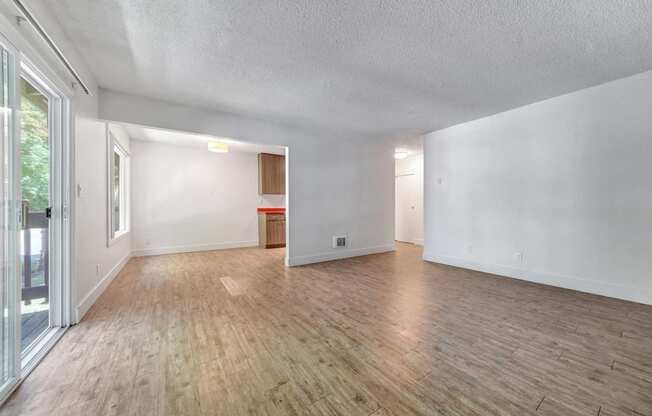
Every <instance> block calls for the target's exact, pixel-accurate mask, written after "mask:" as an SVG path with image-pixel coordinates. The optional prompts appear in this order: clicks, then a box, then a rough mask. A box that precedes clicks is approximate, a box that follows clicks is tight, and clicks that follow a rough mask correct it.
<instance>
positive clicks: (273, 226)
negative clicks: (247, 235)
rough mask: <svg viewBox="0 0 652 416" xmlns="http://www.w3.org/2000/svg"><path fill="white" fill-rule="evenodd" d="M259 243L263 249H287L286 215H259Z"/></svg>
mask: <svg viewBox="0 0 652 416" xmlns="http://www.w3.org/2000/svg"><path fill="white" fill-rule="evenodd" d="M258 241H259V245H260V246H261V247H263V248H278V247H285V214H279V213H263V212H261V213H258Z"/></svg>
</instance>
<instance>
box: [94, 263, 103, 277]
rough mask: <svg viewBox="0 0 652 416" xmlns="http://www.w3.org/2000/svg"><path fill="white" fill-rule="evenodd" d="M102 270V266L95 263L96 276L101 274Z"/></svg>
mask: <svg viewBox="0 0 652 416" xmlns="http://www.w3.org/2000/svg"><path fill="white" fill-rule="evenodd" d="M101 271H102V266H100V265H99V264H96V265H95V276H99V275H100V272H101Z"/></svg>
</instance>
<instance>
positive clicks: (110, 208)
mask: <svg viewBox="0 0 652 416" xmlns="http://www.w3.org/2000/svg"><path fill="white" fill-rule="evenodd" d="M106 137H107V140H106V143H107V146H106V150H107V151H106V158H107V215H106V217H107V221H106V224H107V243H106V244H107V247H110V246H112V245H113V244H115V243H117V242H118V241H120V240H122V239H123V238H125V237H126V236H127V235H129V233H130V232H131V198H130V196H131V192H130V189H131V181H130V174H129V169H130V162H131V156H130V154H129V152H128V151H127V150H126V149H125V148H124V146H122V144H121V143H120V141H119V140H118V139H116V137H115V136H114V135H113V133H112V132H111V129H110V126H109V124H108V123H107V126H106ZM116 153H117V154H118V155H119V157H120V185H122V186H120V197H119V199H120V221H121V223H122V225H123V226H121V229H120V230H118V231H114V230H113V222H114V216H113V214H114V212H115V206H116V205H115V201H114V200H113V194H114V192H115V187H114V183H113V170H114V167H115V161H114V154H116Z"/></svg>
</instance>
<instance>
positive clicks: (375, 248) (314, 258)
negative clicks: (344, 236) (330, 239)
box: [286, 243, 396, 267]
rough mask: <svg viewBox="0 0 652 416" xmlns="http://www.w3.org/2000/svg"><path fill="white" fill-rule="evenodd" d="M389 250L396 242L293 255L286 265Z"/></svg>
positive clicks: (393, 248)
mask: <svg viewBox="0 0 652 416" xmlns="http://www.w3.org/2000/svg"><path fill="white" fill-rule="evenodd" d="M389 251H396V244H394V243H392V244H385V245H382V246H373V247H363V248H354V249H349V250H337V251H332V252H328V253H319V254H311V255H308V256H295V257H289V258H288V259H287V261H286V265H287V266H289V267H292V266H302V265H305V264H313V263H321V262H324V261H331V260H341V259H347V258H350V257H359V256H367V255H369V254H378V253H387V252H389Z"/></svg>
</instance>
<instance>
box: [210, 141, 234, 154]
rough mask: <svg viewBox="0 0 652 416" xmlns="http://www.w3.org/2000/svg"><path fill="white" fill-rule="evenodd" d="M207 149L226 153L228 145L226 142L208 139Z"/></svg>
mask: <svg viewBox="0 0 652 416" xmlns="http://www.w3.org/2000/svg"><path fill="white" fill-rule="evenodd" d="M208 151H209V152H213V153H228V152H229V145H228V144H226V143H222V142H218V141H217V140H209V141H208Z"/></svg>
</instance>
